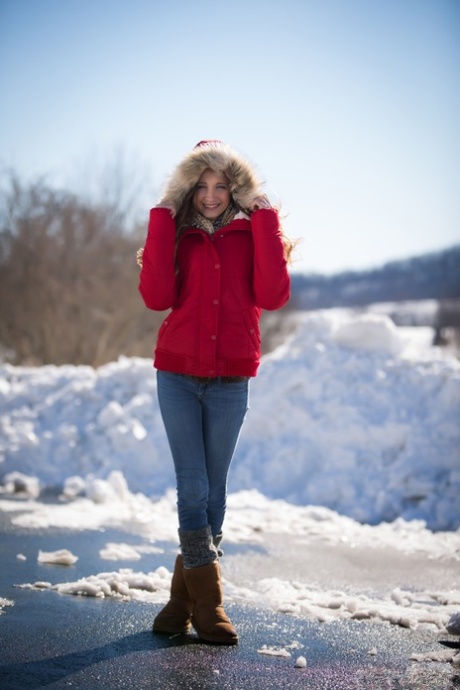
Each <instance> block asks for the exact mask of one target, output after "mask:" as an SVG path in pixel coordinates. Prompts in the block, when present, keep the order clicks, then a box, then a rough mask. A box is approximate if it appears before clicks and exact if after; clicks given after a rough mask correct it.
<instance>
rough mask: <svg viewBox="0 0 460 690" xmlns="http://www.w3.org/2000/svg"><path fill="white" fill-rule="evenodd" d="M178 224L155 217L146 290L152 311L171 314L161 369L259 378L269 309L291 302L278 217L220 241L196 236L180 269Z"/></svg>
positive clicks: (254, 221) (182, 245)
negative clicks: (262, 325) (265, 312)
mask: <svg viewBox="0 0 460 690" xmlns="http://www.w3.org/2000/svg"><path fill="white" fill-rule="evenodd" d="M175 234H176V227H175V222H174V220H173V219H172V217H171V215H170V213H169V211H168V210H167V209H165V208H154V209H152V210H151V212H150V222H149V229H148V235H147V240H146V244H145V248H144V254H143V259H142V260H143V265H142V270H141V275H140V285H139V290H140V292H141V294H142V297H143V299H144V302H145V304H146V306H147V307H148V308H149V309H155V310H159V311H162V310H165V309H171V312H170V314H169V315H168V316H167V318H166V319H165V320H164V321H163V323H162V325H161V327H160V331H159V334H158V341H157V347H156V350H155V361H154V366H155V367H156V368H157V369H160V370H165V371H172V372H176V373H180V374H191V375H194V376H206V377H209V376H210V377H217V376H255V375H256V373H257V369H258V366H259V363H260V344H261V343H260V330H259V320H260V314H261V310H262V309H279V308H280V307H282V306H283V305H284V304H285V303H286V302H287V301H288V299H289V290H290V280H289V274H288V271H287V266H286V260H285V258H284V249H283V244H282V240H281V234H280V230H279V221H278V214H277V213H276V211H274V210H272V209H259V210H257V211H255V212H254V213H252V215H251V218H250V219H248V218H246V217H241V218H235V219H234V220H233V221H232V222H231V223H230V224H229V225H227V226H225V227H223V228H221V229H220V230H217V231H216V232H215V234H214V235H208V234H207V233H206V232H204V231H202V230H200V229H196V228H189V229H187V230H186V232H185V233H184V235H183V236H182V238H181V240H180V242H179V246H178V250H177V268H178V270H177V271H176V267H175V258H174V253H175V250H174V247H175Z"/></svg>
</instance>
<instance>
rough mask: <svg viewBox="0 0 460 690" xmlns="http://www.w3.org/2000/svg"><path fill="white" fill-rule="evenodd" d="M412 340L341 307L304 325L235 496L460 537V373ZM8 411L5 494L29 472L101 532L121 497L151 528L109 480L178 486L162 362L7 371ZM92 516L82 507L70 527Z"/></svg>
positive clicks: (257, 409) (252, 431)
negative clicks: (412, 523)
mask: <svg viewBox="0 0 460 690" xmlns="http://www.w3.org/2000/svg"><path fill="white" fill-rule="evenodd" d="M409 331H410V329H409V330H408V329H404V332H402V331H401V330H400V329H397V328H396V327H395V326H394V325H393V324H392V322H391V321H390V320H389V318H388V317H386V316H384V315H375V314H364V315H360V316H357V317H356V316H355V317H353V316H351V315H350V314H347V313H346V312H341V311H339V310H331V311H329V312H326V311H325V312H316V313H313V314H310V315H306V316H304V317H303V318H301V319H299V327H298V329H297V332H296V333H295V334H294V335H293V336H292V337H291V338H290V340H289V341H288V342H287V343H285V344H284V345H282V346H280V347H279V348H278V349H277V350H276V351H275V352H273V353H271V354H270V355H269V356H267V357H266V358H265V359H264V361H263V364H262V366H261V369H260V374H259V376H258V377H257V378H256V379H255V380H254V381H253V382H252V389H251V411H250V413H249V415H248V418H247V422H246V424H245V428H244V430H243V433H242V436H241V441H240V445H239V449H238V452H237V454H236V457H235V460H234V464H233V467H232V470H231V473H230V483H229V489H230V491H231V492H237V491H240V490H242V489H253V488H255V489H257V490H258V491H259V492H261V493H262V494H264V495H266V496H267V497H270V498H272V499H284V500H286V501H289V502H291V503H295V504H302V505H305V504H307V505H319V506H325V507H328V508H330V509H331V510H334V511H337V512H339V513H341V514H342V515H347V516H350V517H352V518H354V519H356V520H359V521H360V522H364V523H369V524H376V523H380V522H382V521H394V520H395V519H397V518H398V517H402V518H404V519H405V520H413V519H416V520H423V521H425V522H426V524H427V525H428V526H429V527H430V528H431V529H440V530H446V529H447V530H454V529H456V528H458V527H459V525H460V501H459V500H458V496H459V495H460V425H459V423H458V421H459V419H460V364H459V363H458V362H457V361H455V360H454V359H450V360H449V359H446V358H443V357H442V356H441V355H440V354H439V352H438V351H437V350H435V349H432V348H430V349H427V348H426V347H423V346H421V345H420V344H417V341H416V340H414V339H410V338H409V335H410V332H409ZM0 414H1V417H0V458H1V460H2V463H1V464H0V467H1V470H2V474H3V475H4V482H5V486H4V488H3V492H4V493H15V492H17V491H18V490H19V485H18V476H16V479H13V480H12V479H11V473H12V472H17V473H18V472H19V473H22V475H23V476H29V477H36V478H37V479H38V480H39V482H40V483H41V485H42V486H43V485H44V486H50V485H51V486H53V485H54V486H56V485H60V486H61V487H62V486H64V496H65V497H66V498H67V499H68V500H71V499H74V498H77V497H81V496H85V500H87V501H91V503H92V504H94V503H96V504H97V506H98V511H97V512H98V514H99V516H100V521H101V523H102V522H104V520H105V519H106V518H105V514H106V513H107V509H108V507H109V506H110V505H111V503H112V502H114V501H115V502H116V501H118V503H119V506H120V509H121V510H122V514H121V515H120V516H119V519H120V520H122V519H128V518H129V517H131V518H133V519H135V520H137V521H138V522H139V523H141V522H142V520H143V513H145V514H150V510H151V506H150V505H149V504H148V503H147V499H145V497H144V499H142V498H141V497H136V498H135V500H131V502H130V499H129V498H127V496H128V494H126V496H125V497H123V492H124V491H126V490H127V488H126V486H124V485H123V482H121V484H120V485H116V481H115V480H114V481H112V482H111V483H109V484H107V483H104V482H103V481H102V482H101V480H103V479H104V478H106V477H107V475H108V474H109V473H110V472H111V471H112V470H116V471H118V475H114V476H118V477H119V478H120V477H122V476H124V477H125V479H126V481H127V484H128V485H129V487H130V489H131V490H132V491H134V492H138V491H142V492H143V493H144V494H147V495H149V496H151V497H160V496H163V495H164V494H165V492H167V490H168V489H170V488H171V487H174V484H175V482H174V472H173V467H172V462H171V459H170V455H169V449H168V446H167V442H166V437H165V434H164V430H163V425H162V422H161V418H160V413H159V408H158V403H157V398H156V379H155V373H154V370H153V368H152V364H151V361H149V360H144V359H136V358H133V359H127V358H121V359H120V360H119V361H118V362H116V363H112V364H109V365H106V366H104V367H101V368H100V369H99V370H97V371H95V370H94V369H92V368H90V367H73V366H62V367H53V366H48V367H41V368H27V367H12V366H9V365H5V366H2V367H1V368H0ZM8 475H9V476H10V478H9V479H7V477H8ZM114 482H115V483H114ZM19 483H20V482H19ZM22 483H23V484H24V480H22ZM25 487H26V489H27V484H26V485H25ZM29 487H31V485H30V484H29ZM33 491H34V489H33V488H30V490H26V493H29V495H33V493H32V492H33ZM35 492H36V488H35ZM105 492H109V493H108V494H107V493H105ZM133 495H134V494H133ZM166 502H167V503H168V501H166ZM63 508H65V506H63ZM44 509H45V507H44ZM91 520H92V517H91V518H90V521H91ZM86 521H87V516H86V515H85V511H84V510H81V506H80V510H78V514H77V512H76V513H75V514H74V515H73V516H72V517H71V522H70V523H69V526H71V525H72V524H75V525H76V526H77V525H78V526H83V527H84V526H85V522H86Z"/></svg>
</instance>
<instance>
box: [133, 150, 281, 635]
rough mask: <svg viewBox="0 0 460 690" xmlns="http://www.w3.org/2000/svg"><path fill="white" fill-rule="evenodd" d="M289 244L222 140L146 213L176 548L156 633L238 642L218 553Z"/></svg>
mask: <svg viewBox="0 0 460 690" xmlns="http://www.w3.org/2000/svg"><path fill="white" fill-rule="evenodd" d="M291 248H292V245H291V243H290V242H289V241H288V240H287V238H285V237H284V235H283V233H282V231H281V229H280V223H279V219H278V213H277V211H276V210H275V209H274V208H272V206H271V204H270V202H269V200H268V198H267V196H265V194H264V193H263V191H262V186H261V183H260V182H259V180H258V179H257V176H256V174H255V171H254V170H253V168H252V166H251V165H250V164H249V163H248V162H247V161H246V160H245V159H244V158H242V157H241V156H240V155H239V154H238V153H237V152H236V151H234V150H233V149H232V148H231V147H230V146H228V145H226V144H223V143H222V142H220V141H215V140H213V141H202V142H200V143H199V144H197V146H196V147H195V148H194V149H193V150H192V151H191V152H190V153H188V154H187V155H186V156H185V158H184V159H183V160H182V162H181V163H180V164H179V165H178V166H177V168H176V169H175V171H174V172H173V174H172V176H171V178H170V179H169V182H168V184H167V186H166V190H165V193H164V195H163V197H162V199H161V201H160V203H159V204H158V205H157V206H156V207H155V208H153V209H152V211H151V212H150V222H149V228H148V235H147V240H146V243H145V247H144V249H143V250H140V252H139V253H138V261H139V263H140V265H141V266H142V269H141V274H140V286H139V289H140V292H141V294H142V297H143V299H144V302H145V304H146V306H147V307H148V308H149V309H155V310H161V311H162V310H166V309H171V311H170V313H169V315H168V316H167V317H166V319H165V320H164V322H163V323H162V325H161V327H160V331H159V334H158V341H157V346H156V350H155V361H154V366H155V367H156V369H157V382H158V398H159V404H160V410H161V414H162V418H163V422H164V426H165V430H166V434H167V437H168V441H169V445H170V449H171V454H172V457H173V461H174V468H175V474H176V480H177V499H178V500H177V506H178V518H179V541H180V550H181V555H180V556H178V557H177V559H176V563H175V567H174V573H173V579H172V584H171V598H170V601H169V602H168V603H167V604H166V606H165V607H164V608H163V609H162V611H160V613H159V614H158V615H157V616H156V618H155V621H154V624H153V629H154V631H155V632H167V633H182V632H188V631H189V630H190V628H191V625H193V627H194V628H195V630H196V631H197V633H198V635H199V637H200V638H201V639H203V640H206V641H208V642H213V643H217V644H236V643H237V641H238V636H237V633H236V631H235V629H234V628H233V626H232V624H231V622H230V620H229V619H228V617H227V615H226V614H225V612H224V609H223V606H222V587H221V579H220V566H219V560H218V559H219V556H220V555H222V552H221V551H220V549H219V544H220V542H221V539H222V524H223V521H224V516H225V509H226V493H227V474H228V469H229V466H230V463H231V460H232V456H233V453H234V450H235V447H236V444H237V441H238V436H239V433H240V429H241V426H242V424H243V421H244V418H245V416H246V412H247V410H248V393H249V379H250V378H251V377H252V376H255V375H256V373H257V369H258V366H259V362H260V332H259V320H260V314H261V310H262V309H279V308H280V307H282V306H283V305H284V304H285V303H286V302H287V300H288V299H289V290H290V281H289V274H288V270H287V259H288V256H289V253H290V249H291Z"/></svg>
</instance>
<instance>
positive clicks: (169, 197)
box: [160, 141, 263, 213]
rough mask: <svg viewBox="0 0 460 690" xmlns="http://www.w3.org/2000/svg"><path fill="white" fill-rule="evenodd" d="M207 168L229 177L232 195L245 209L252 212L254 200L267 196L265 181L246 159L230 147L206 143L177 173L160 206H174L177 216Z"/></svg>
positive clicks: (180, 164) (179, 167)
mask: <svg viewBox="0 0 460 690" xmlns="http://www.w3.org/2000/svg"><path fill="white" fill-rule="evenodd" d="M207 169H211V170H214V172H216V173H224V175H226V177H227V179H228V181H229V183H230V193H231V195H232V197H233V199H234V201H235V202H236V203H237V204H238V205H239V206H240V207H241V208H242V209H249V208H250V207H251V205H252V202H253V201H254V199H256V198H257V197H258V196H260V195H261V194H262V193H263V190H262V182H261V180H260V179H259V178H258V176H257V174H256V172H255V170H254V168H253V166H252V165H251V164H250V163H249V162H248V161H247V160H246V159H244V158H243V157H242V156H241V155H240V154H239V153H237V152H236V151H235V150H234V149H232V148H231V146H229V145H228V144H224V143H222V142H220V141H204V142H200V143H199V144H197V145H196V146H195V148H194V149H193V150H192V151H190V153H188V154H187V155H186V156H185V158H183V160H182V161H181V162H180V163H179V165H178V166H177V167H176V169H175V170H174V171H173V173H172V174H171V176H170V178H169V180H168V182H167V184H166V187H165V190H164V193H163V195H162V198H161V202H160V203H168V204H173V206H174V209H175V211H176V213H177V212H178V211H179V209H180V207H181V205H182V202H183V201H184V199H185V197H186V195H187V193H188V192H189V191H190V190H191V189H193V187H195V185H196V184H197V182H198V180H199V179H200V177H201V175H202V173H203V172H204V171H205V170H207Z"/></svg>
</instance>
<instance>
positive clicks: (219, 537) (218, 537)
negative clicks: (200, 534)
mask: <svg viewBox="0 0 460 690" xmlns="http://www.w3.org/2000/svg"><path fill="white" fill-rule="evenodd" d="M223 536H224V535H223V534H222V532H219V534H216V536H215V537H213V538H212V543H213V544H214V546H215V547H216V551H217V555H218V557H219V558H221V557H222V556H223V555H224V552H223V550H222V549H221V548H220V542H221V541H222V538H223Z"/></svg>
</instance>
